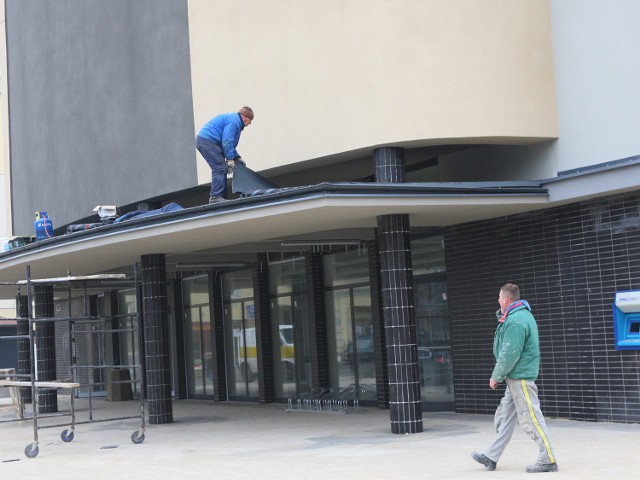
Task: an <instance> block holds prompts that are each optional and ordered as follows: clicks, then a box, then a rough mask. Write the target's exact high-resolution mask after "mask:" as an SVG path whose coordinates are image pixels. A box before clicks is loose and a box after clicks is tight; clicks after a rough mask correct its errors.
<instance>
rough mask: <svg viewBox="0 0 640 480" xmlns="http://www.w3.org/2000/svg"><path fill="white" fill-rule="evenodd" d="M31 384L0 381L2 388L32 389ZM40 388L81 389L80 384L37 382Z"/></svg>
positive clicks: (36, 384)
mask: <svg viewBox="0 0 640 480" xmlns="http://www.w3.org/2000/svg"><path fill="white" fill-rule="evenodd" d="M30 386H31V382H29V381H27V380H0V387H30ZM35 386H36V387H40V388H80V384H79V383H68V382H35Z"/></svg>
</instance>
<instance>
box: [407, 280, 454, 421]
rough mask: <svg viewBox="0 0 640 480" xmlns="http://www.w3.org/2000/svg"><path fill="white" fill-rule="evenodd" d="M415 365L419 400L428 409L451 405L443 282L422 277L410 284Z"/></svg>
mask: <svg viewBox="0 0 640 480" xmlns="http://www.w3.org/2000/svg"><path fill="white" fill-rule="evenodd" d="M414 291H415V302H416V327H417V334H418V367H419V369H420V387H421V394H422V401H423V403H424V404H425V406H426V407H427V409H429V410H434V409H436V410H440V409H445V410H448V409H452V408H453V402H454V398H453V369H452V358H451V340H450V336H449V309H448V305H447V284H446V282H445V281H444V280H443V279H437V278H432V279H428V278H427V279H423V280H422V281H420V280H418V281H417V282H416V283H415V284H414Z"/></svg>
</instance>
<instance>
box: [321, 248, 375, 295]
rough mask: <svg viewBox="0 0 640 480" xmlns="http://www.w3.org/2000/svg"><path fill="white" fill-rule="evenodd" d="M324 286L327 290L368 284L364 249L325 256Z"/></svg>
mask: <svg viewBox="0 0 640 480" xmlns="http://www.w3.org/2000/svg"><path fill="white" fill-rule="evenodd" d="M323 261H324V265H323V271H324V285H325V287H327V288H334V287H339V286H342V285H354V284H358V283H363V284H367V285H368V284H369V282H370V274H369V256H368V255H367V249H366V248H364V247H363V248H359V249H357V250H352V251H349V252H344V253H336V254H334V255H325V256H324V257H323Z"/></svg>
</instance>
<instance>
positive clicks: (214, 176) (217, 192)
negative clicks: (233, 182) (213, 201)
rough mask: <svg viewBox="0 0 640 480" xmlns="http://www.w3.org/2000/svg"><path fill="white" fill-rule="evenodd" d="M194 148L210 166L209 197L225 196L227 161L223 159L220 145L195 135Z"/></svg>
mask: <svg viewBox="0 0 640 480" xmlns="http://www.w3.org/2000/svg"><path fill="white" fill-rule="evenodd" d="M196 148H197V149H198V151H199V152H200V153H201V154H202V156H203V157H204V159H205V160H206V161H207V163H208V164H209V167H211V191H210V192H209V196H210V197H224V198H226V196H227V163H226V162H225V161H224V153H223V151H222V147H221V146H220V145H218V144H217V143H215V142H212V141H210V140H205V139H204V138H202V137H200V136H197V137H196Z"/></svg>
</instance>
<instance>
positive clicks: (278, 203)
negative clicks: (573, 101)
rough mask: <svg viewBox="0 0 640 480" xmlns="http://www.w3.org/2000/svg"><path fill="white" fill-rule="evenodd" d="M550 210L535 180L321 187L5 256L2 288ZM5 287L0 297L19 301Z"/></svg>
mask: <svg viewBox="0 0 640 480" xmlns="http://www.w3.org/2000/svg"><path fill="white" fill-rule="evenodd" d="M545 206H548V200H547V192H546V189H545V188H543V187H541V186H540V184H539V183H538V182H497V183H496V182H493V183H484V182H480V183H478V182H474V183H402V184H392V183H385V184H374V183H323V184H318V185H312V186H307V187H295V188H288V189H282V190H276V191H271V192H270V193H268V194H264V195H257V196H251V197H247V198H239V199H236V200H233V201H229V202H224V203H217V204H213V205H204V206H198V207H192V208H185V209H183V210H180V211H177V212H170V213H164V214H161V215H155V216H151V217H145V218H141V219H135V218H134V219H132V220H129V221H126V222H122V223H118V224H111V225H104V226H101V227H98V228H94V229H92V230H87V231H81V232H76V233H71V234H67V235H61V236H57V237H54V238H51V239H46V240H42V241H40V242H37V243H34V244H29V245H26V246H24V247H19V248H16V249H14V250H11V251H9V252H4V253H2V254H0V282H17V281H18V280H23V279H24V278H25V271H26V266H27V265H30V266H31V271H32V275H33V277H34V278H38V277H40V278H42V277H59V276H63V275H65V274H67V272H70V274H72V275H92V274H97V273H108V272H112V273H113V272H130V269H131V266H132V265H133V264H134V263H135V262H138V261H139V260H140V257H141V256H142V255H145V254H155V253H164V254H166V255H167V263H168V264H172V263H178V262H186V261H192V260H194V259H198V260H203V259H206V260H211V259H225V260H231V259H234V258H243V256H244V258H247V255H253V258H255V253H256V252H280V251H283V249H284V248H285V247H283V246H282V242H283V241H286V240H291V239H298V238H332V237H335V238H361V239H363V240H366V239H368V238H372V236H373V231H374V230H373V229H374V228H375V227H376V225H377V217H378V216H379V215H388V214H408V215H409V217H410V222H411V226H412V227H444V226H448V225H454V224H459V223H465V222H470V221H474V220H481V219H487V218H494V217H499V216H504V215H511V214H514V213H519V212H525V211H529V210H535V209H539V208H544V207H545ZM14 296H15V291H14V292H12V293H10V294H8V293H7V291H6V289H4V288H3V289H0V297H1V298H13V297H14Z"/></svg>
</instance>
